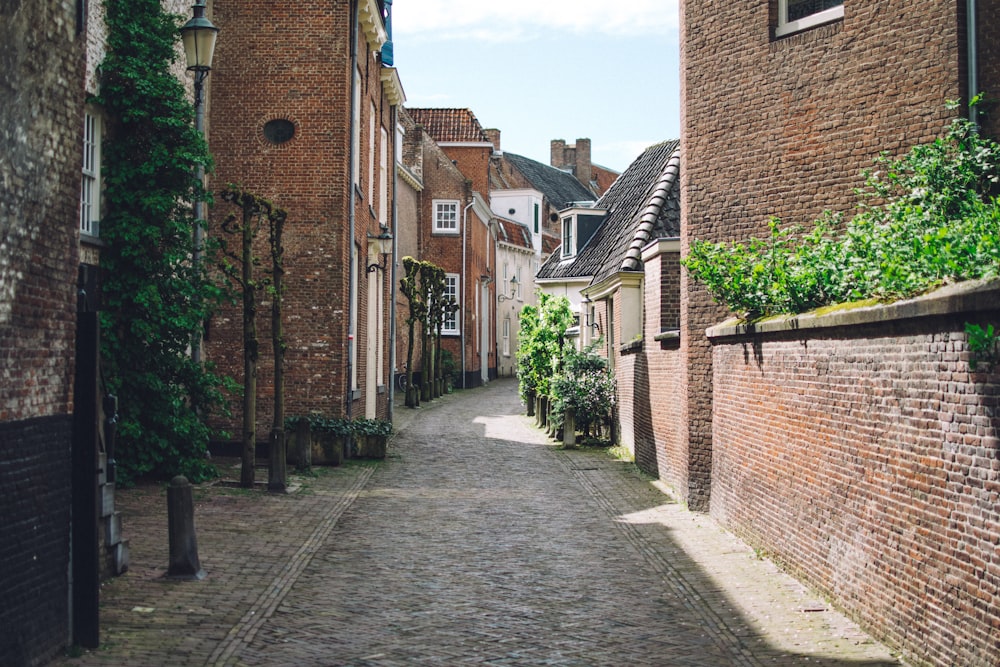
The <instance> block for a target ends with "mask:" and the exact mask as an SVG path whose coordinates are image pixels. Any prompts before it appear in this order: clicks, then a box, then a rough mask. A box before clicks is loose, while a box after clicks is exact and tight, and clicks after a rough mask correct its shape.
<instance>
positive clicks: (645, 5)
mask: <svg viewBox="0 0 1000 667" xmlns="http://www.w3.org/2000/svg"><path fill="white" fill-rule="evenodd" d="M392 12H393V13H392V29H393V53H394V57H395V63H394V64H395V67H396V68H397V69H398V71H399V76H400V80H401V81H402V84H403V91H404V92H405V94H406V104H405V106H408V107H454V108H468V109H471V110H472V112H473V113H474V114H475V115H476V118H478V119H479V122H480V123H481V124H482V126H483V127H484V128H497V129H499V130H500V131H501V148H502V150H504V151H507V152H511V153H517V154H518V155H523V156H525V157H529V158H531V159H533V160H537V161H539V162H543V163H545V164H548V163H549V144H550V142H551V140H553V139H563V140H565V141H566V143H567V144H572V143H575V142H576V140H577V139H579V138H589V139H590V140H591V160H592V161H593V162H594V163H596V164H599V165H601V166H604V167H608V168H611V169H614V170H616V171H624V170H625V168H626V167H628V165H629V164H631V163H632V161H633V160H634V159H635V158H637V157H638V156H639V154H640V153H641V152H642V150H643V149H645V148H646V147H648V146H650V145H652V144H655V143H659V142H661V141H665V140H668V139H677V138H679V137H680V83H679V80H680V78H679V71H680V48H679V40H678V28H677V23H678V11H677V0H627V1H625V0H618V1H617V2H615V1H614V0H394V1H393V5H392Z"/></svg>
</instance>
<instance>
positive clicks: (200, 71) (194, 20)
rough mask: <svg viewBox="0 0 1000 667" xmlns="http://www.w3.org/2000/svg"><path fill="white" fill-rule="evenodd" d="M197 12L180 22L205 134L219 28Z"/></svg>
mask: <svg viewBox="0 0 1000 667" xmlns="http://www.w3.org/2000/svg"><path fill="white" fill-rule="evenodd" d="M192 10H193V12H194V16H192V17H191V19H190V20H188V22H187V23H185V24H184V25H183V26H181V40H182V41H183V42H184V55H185V57H186V58H187V68H188V71H189V72H194V118H195V121H194V122H195V129H196V130H198V132H199V133H201V134H202V136H204V134H205V100H204V95H203V89H204V85H205V79H206V78H207V77H208V73H209V72H210V71H212V56H214V55H215V40H216V38H217V37H218V36H219V29H218V28H216V27H215V25H213V24H212V22H211V21H209V20H208V19H207V18H205V2H204V0H197V1H196V2H195V3H194V6H193V7H192ZM197 178H198V181H199V182H200V183H202V184H204V182H205V166H204V165H198V171H197ZM204 209H205V202H203V201H201V198H200V197H199V198H198V199H197V200H196V201H195V203H194V217H195V227H194V252H193V253H192V261H193V262H194V264H195V266H197V265H198V264H200V263H201V243H202V239H201V221H202V220H204V219H205V210H204ZM191 358H192V359H194V360H195V361H199V362H200V361H201V337H200V336H198V337H197V339H196V340H195V341H194V342H193V343H192V345H191Z"/></svg>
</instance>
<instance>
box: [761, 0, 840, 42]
mask: <svg viewBox="0 0 1000 667" xmlns="http://www.w3.org/2000/svg"><path fill="white" fill-rule="evenodd" d="M843 17H844V5H843V3H841V4H839V5H837V6H836V7H830V8H829V9H824V10H823V11H820V12H816V13H815V14H809V15H808V16H803V17H802V18H800V19H796V20H795V21H789V20H788V0H778V27H777V28H776V29H775V31H774V36H775V37H782V36H784V35H790V34H792V33H793V32H799V31H801V30H805V29H807V28H812V27H814V26H817V25H822V24H824V23H830V22H831V21H836V20H838V19H842V18H843Z"/></svg>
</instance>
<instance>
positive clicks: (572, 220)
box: [560, 215, 576, 259]
mask: <svg viewBox="0 0 1000 667" xmlns="http://www.w3.org/2000/svg"><path fill="white" fill-rule="evenodd" d="M567 230H568V233H567ZM561 232H562V246H561V250H560V252H561V257H562V258H563V259H567V258H569V257H576V216H575V215H567V216H566V217H564V218H563V219H562V229H561Z"/></svg>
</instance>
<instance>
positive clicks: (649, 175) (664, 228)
mask: <svg viewBox="0 0 1000 667" xmlns="http://www.w3.org/2000/svg"><path fill="white" fill-rule="evenodd" d="M679 145H680V142H678V141H676V140H674V141H665V142H663V143H659V144H656V145H654V146H650V147H649V148H647V149H646V150H645V151H643V153H642V155H640V156H639V157H638V158H636V160H635V161H634V162H633V163H632V164H631V165H629V167H628V169H626V170H625V171H624V172H623V173H622V175H621V176H619V177H618V180H616V181H615V183H614V185H612V186H611V187H610V188H609V189H608V191H607V192H606V193H605V194H604V196H603V197H601V198H600V199H599V200H598V201H597V204H596V205H595V208H598V209H605V210H607V211H608V214H607V217H606V218H605V219H604V222H603V224H602V225H601V227H600V228H599V229H598V230H597V231H596V232H595V233H594V235H593V237H591V239H590V241H589V242H587V244H586V245H585V246H584V247H583V248H581V249H579V251H578V252H577V255H576V257H575V258H574V259H573V260H572V261H567V262H562V261H561V260H560V256H559V255H560V253H558V252H555V253H553V254H552V256H551V257H549V259H548V261H546V262H545V263H544V264H543V265H542V268H541V269H540V270H539V272H538V277H539V278H542V279H545V278H549V279H552V278H556V279H558V278H579V277H583V276H593V281H592V282H593V283H599V282H601V281H602V280H605V279H606V278H608V277H610V276H612V275H614V274H615V273H618V272H620V271H642V262H641V260H640V259H639V255H638V252H639V250H641V249H642V247H643V246H644V245H646V243H648V242H649V241H651V240H653V239H655V238H662V237H676V236H679V235H680V207H679V206H678V196H679V186H680V183H679V180H680V179H679V168H680V148H679Z"/></svg>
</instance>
